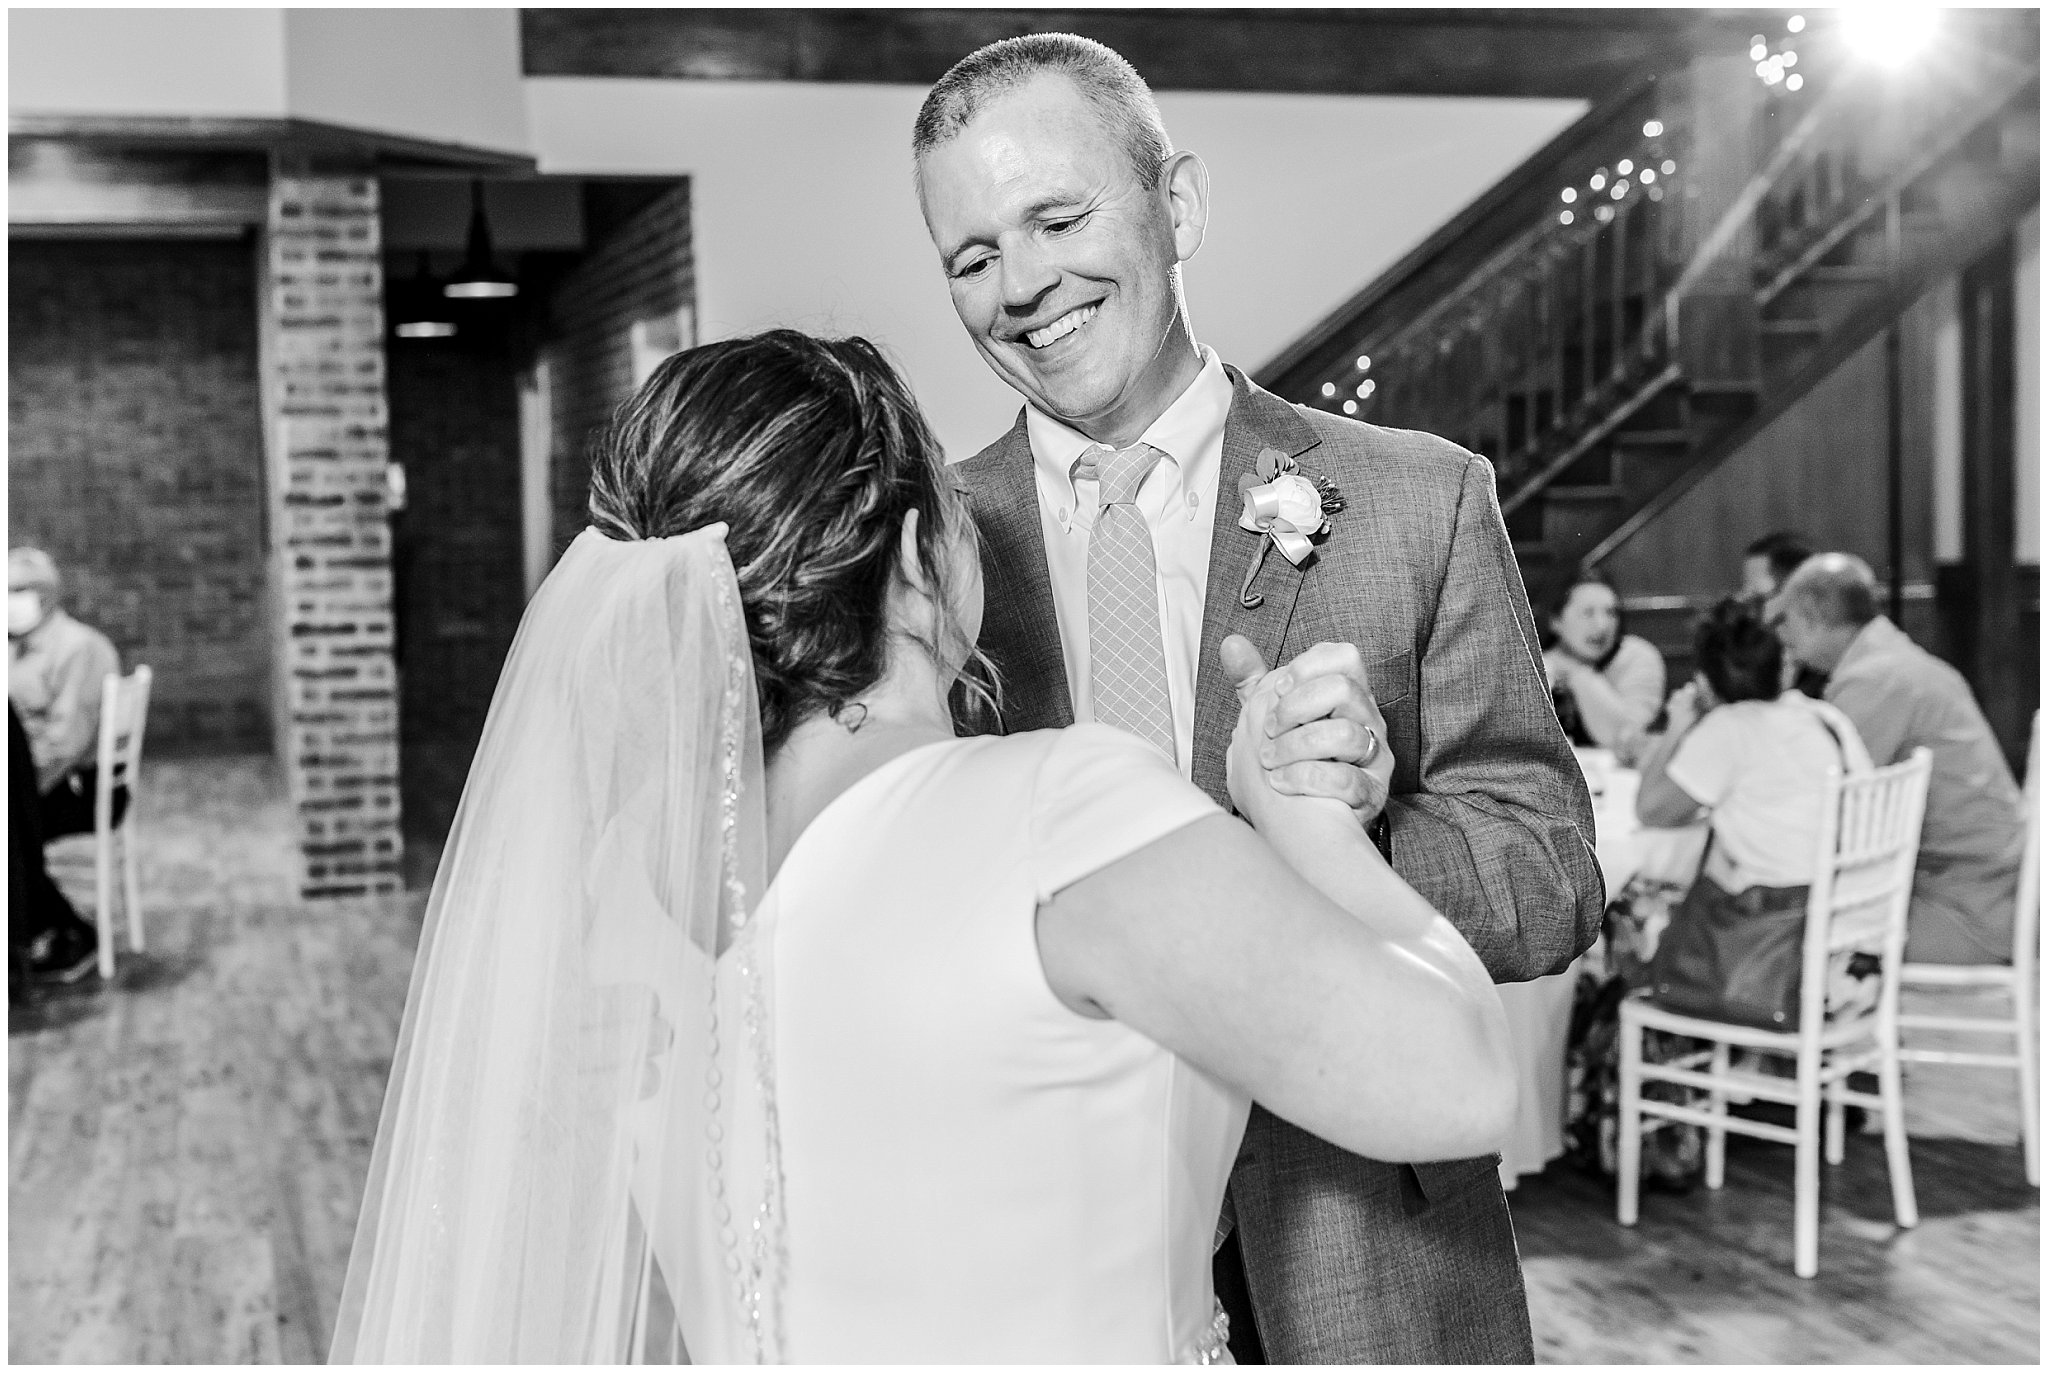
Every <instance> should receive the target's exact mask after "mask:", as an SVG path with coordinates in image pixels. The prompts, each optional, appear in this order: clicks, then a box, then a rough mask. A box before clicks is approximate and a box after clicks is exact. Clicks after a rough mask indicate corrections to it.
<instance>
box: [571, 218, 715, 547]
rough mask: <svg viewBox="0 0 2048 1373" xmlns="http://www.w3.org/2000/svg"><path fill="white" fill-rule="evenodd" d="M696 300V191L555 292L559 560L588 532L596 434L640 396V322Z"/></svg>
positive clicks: (632, 229) (625, 231) (637, 221)
mask: <svg viewBox="0 0 2048 1373" xmlns="http://www.w3.org/2000/svg"><path fill="white" fill-rule="evenodd" d="M696 300H697V278H696V264H695V259H694V257H693V256H692V253H691V247H690V188H689V185H688V183H685V184H683V185H680V186H677V187H675V188H674V189H672V190H669V191H666V192H664V193H663V194H662V195H661V196H659V197H658V198H657V199H655V200H654V201H652V202H651V203H649V204H648V205H646V206H645V207H643V208H642V209H640V210H639V211H638V212H637V213H635V214H633V215H632V216H630V217H629V218H627V219H626V220H625V221H624V222H623V223H621V224H620V225H619V226H618V227H617V228H615V229H613V230H612V231H611V232H610V233H608V234H606V235H605V236H604V237H603V238H602V239H601V240H600V241H598V242H597V243H595V244H593V245H592V247H591V251H590V252H589V254H588V255H587V256H586V257H585V258H584V260H583V261H582V262H580V263H578V264H577V265H576V267H575V268H573V269H572V270H571V271H570V272H569V273H568V274H567V275H566V276H565V277H564V278H563V279H562V282H561V283H560V285H558V286H557V287H556V288H555V291H554V293H553V295H552V297H551V298H550V306H551V314H552V318H553V322H554V330H553V335H552V341H551V343H550V344H549V346H548V348H547V350H546V356H547V358H548V361H549V365H550V368H551V370H552V373H553V385H554V417H555V418H554V424H555V440H554V460H553V469H554V471H553V475H554V481H553V487H554V492H553V494H554V507H555V545H556V549H557V551H559V550H560V549H562V548H565V547H567V546H568V543H569V541H570V540H571V539H573V538H575V537H576V535H577V533H578V532H580V531H581V530H582V528H583V527H584V525H585V524H587V523H588V513H587V512H588V509H589V501H590V458H589V442H590V438H591V435H592V434H593V433H594V432H596V431H597V430H598V429H600V428H601V427H602V426H603V425H604V424H605V423H606V422H607V421H608V420H609V419H610V418H611V414H612V411H613V410H614V409H616V408H617V406H618V404H619V402H621V401H623V400H625V399H626V398H627V397H628V396H630V395H631V394H632V391H633V362H632V344H631V329H632V326H633V323H634V321H636V320H641V319H647V318H650V317H652V316H655V315H663V314H673V313H674V312H675V311H677V310H679V309H681V308H682V307H683V306H685V305H694V304H695V303H696Z"/></svg>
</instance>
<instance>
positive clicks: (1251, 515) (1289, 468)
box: [1237, 448, 1344, 610]
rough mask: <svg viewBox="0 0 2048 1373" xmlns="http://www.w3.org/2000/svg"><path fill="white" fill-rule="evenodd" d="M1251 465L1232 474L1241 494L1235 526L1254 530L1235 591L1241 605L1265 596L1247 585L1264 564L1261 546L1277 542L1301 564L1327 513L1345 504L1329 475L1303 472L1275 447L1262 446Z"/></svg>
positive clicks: (1253, 604) (1251, 605)
mask: <svg viewBox="0 0 2048 1373" xmlns="http://www.w3.org/2000/svg"><path fill="white" fill-rule="evenodd" d="M1254 467H1255V470H1254V471H1252V472H1247V473H1245V474H1244V475H1243V476H1241V477H1239V478H1238V479H1237V491H1238V494H1239V495H1240V496H1242V497H1244V514H1242V515H1240V516H1239V517H1238V521H1237V527H1238V528H1239V529H1245V530H1249V531H1251V532H1252V533H1254V534H1257V535H1258V536H1259V550H1258V552H1257V553H1256V554H1254V555H1253V557H1252V565H1251V566H1250V567H1249V568H1248V569H1246V571H1245V574H1244V585H1243V586H1242V587H1240V588H1239V589H1238V593H1237V600H1238V604H1240V605H1242V606H1243V607H1244V608H1245V609H1246V610H1256V609H1257V608H1258V607H1259V606H1260V605H1261V604H1263V603H1264V602H1265V599H1266V598H1265V597H1264V596H1261V595H1258V594H1257V593H1255V592H1254V591H1253V590H1252V579H1253V578H1254V577H1257V576H1258V575H1259V569H1260V568H1262V567H1264V566H1265V565H1266V550H1267V549H1268V548H1277V549H1279V550H1280V556H1281V557H1283V558H1285V559H1287V561H1288V562H1290V563H1292V564H1294V565H1295V566H1296V567H1300V566H1301V565H1302V564H1303V563H1305V562H1307V561H1308V560H1309V558H1311V557H1312V556H1314V554H1315V551H1316V550H1315V546H1316V544H1317V543H1318V542H1319V541H1320V540H1322V539H1324V538H1327V537H1328V536H1329V533H1330V517H1331V516H1332V515H1335V514H1336V513H1337V512H1338V511H1340V510H1342V509H1343V508H1344V497H1343V496H1342V495H1340V494H1339V493H1338V491H1337V488H1336V486H1335V484H1333V483H1332V482H1331V481H1330V479H1329V478H1328V477H1312V476H1310V475H1308V474H1307V473H1305V472H1303V471H1301V470H1300V468H1299V467H1297V466H1296V464H1295V461H1294V459H1293V458H1290V457H1288V456H1287V455H1286V454H1285V453H1283V452H1281V451H1280V450H1279V449H1277V448H1267V449H1262V450H1261V451H1260V453H1259V457H1258V461H1257V463H1256V464H1254Z"/></svg>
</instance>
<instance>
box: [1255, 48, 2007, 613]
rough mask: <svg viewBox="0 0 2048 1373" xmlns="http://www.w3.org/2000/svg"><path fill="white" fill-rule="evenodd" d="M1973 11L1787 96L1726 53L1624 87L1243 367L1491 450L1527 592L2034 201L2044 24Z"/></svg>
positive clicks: (1733, 444)
mask: <svg viewBox="0 0 2048 1373" xmlns="http://www.w3.org/2000/svg"><path fill="white" fill-rule="evenodd" d="M1950 13H1951V16H1952V17H1953V16H1956V15H1959V14H1961V13H1962V12H1956V11H1951V12H1950ZM1974 14H1975V15H1976V16H1978V18H1977V20H1976V22H1975V24H1974V26H1964V25H1961V24H1959V23H1952V24H1951V26H1950V27H1951V30H1952V32H1951V33H1950V35H1949V38H1950V42H1949V43H1948V45H1947V46H1946V47H1945V48H1944V49H1943V50H1941V51H1940V52H1938V53H1936V54H1933V55H1930V58H1929V60H1928V61H1927V62H1926V63H1924V64H1922V65H1921V66H1920V67H1919V68H1918V69H1917V70H1914V71H1912V72H1909V73H1906V74H1903V75H1899V76H1884V75H1880V74H1878V73H1876V72H1874V71H1870V70H1867V69H1865V68H1862V67H1860V66H1858V65H1857V64H1856V63H1854V62H1853V61H1851V60H1850V59H1849V58H1848V56H1847V54H1846V53H1843V52H1840V51H1838V50H1837V48H1836V46H1835V45H1832V44H1831V43H1830V42H1829V37H1830V36H1829V34H1827V33H1826V32H1822V33H1816V34H1812V35H1808V36H1809V37H1810V38H1811V39H1812V40H1813V41H1812V42H1810V43H1808V44H1806V45H1803V46H1802V47H1801V49H1800V65H1799V67H1798V71H1800V72H1801V73H1802V74H1803V76H1804V79H1803V80H1802V82H1801V87H1802V90H1801V91H1800V92H1799V93H1797V94H1791V93H1787V92H1785V91H1784V90H1783V87H1782V82H1781V83H1779V84H1778V85H1777V86H1776V87H1774V88H1766V87H1765V86H1764V84H1763V83H1762V82H1761V81H1760V80H1759V78H1758V76H1757V74H1756V72H1755V71H1754V70H1753V68H1752V64H1751V63H1749V62H1748V61H1746V60H1743V58H1742V56H1741V55H1740V54H1737V55H1736V57H1735V58H1734V59H1733V60H1731V59H1730V58H1729V57H1727V56H1726V55H1721V54H1708V55H1705V56H1703V57H1701V58H1700V59H1698V60H1696V61H1695V62H1694V63H1693V64H1692V66H1691V67H1690V68H1688V69H1686V70H1684V71H1681V72H1676V73H1672V74H1670V75H1667V76H1664V77H1661V78H1659V79H1656V80H1650V81H1645V82H1643V83H1642V84H1641V85H1639V86H1637V87H1635V88H1634V89H1631V90H1629V91H1626V92H1623V93H1622V94H1620V95H1619V96H1617V97H1616V98H1615V99H1613V100H1611V101H1609V102H1607V103H1606V104H1604V105H1602V106H1601V107H1599V108H1596V109H1595V110H1594V111H1592V112H1591V113H1590V114H1588V115H1587V116H1586V117H1585V118H1584V119H1582V120H1580V121H1579V122H1578V123H1577V124H1575V125H1574V126H1572V128H1570V129H1568V130H1566V131H1565V132H1564V133H1563V134H1561V135H1560V136H1559V137H1558V138H1557V139H1556V140H1554V141H1553V142H1552V143H1551V144H1550V145H1549V146H1548V147H1546V148H1544V149H1543V150H1541V151H1540V152H1538V153H1537V154H1536V155H1535V156H1534V157H1532V158H1530V159H1529V160H1528V161H1527V162H1525V163H1524V164H1523V165H1522V166H1521V167H1519V168H1517V169H1516V170H1515V171H1514V172H1513V173H1511V174H1510V175H1509V176H1508V177H1507V178H1506V179H1504V180H1503V182H1502V183H1500V184H1499V185H1498V186H1496V187H1495V188H1493V190H1491V191H1489V192H1488V194H1487V195H1486V196H1484V197H1482V198H1481V200H1480V201H1479V202H1477V203H1475V205H1474V206H1472V207H1471V208H1470V209H1469V210H1467V211H1466V212H1465V213H1464V214H1462V215H1460V216H1459V217H1458V218H1457V219H1455V220H1453V221H1452V222H1451V223H1450V224H1449V225H1446V226H1445V228H1444V229H1443V230H1441V231H1440V232H1439V233H1438V234H1437V235H1435V236H1434V237H1432V238H1431V239H1430V240H1429V241H1428V242H1426V243H1424V244H1423V245H1422V246H1421V247H1420V248H1418V249H1417V250H1416V251H1415V252H1414V253H1411V254H1410V255H1409V256H1408V257H1407V258H1405V259H1403V260H1402V261H1401V262H1400V263H1397V264H1396V265H1395V266H1394V267H1393V268H1392V269H1391V270H1390V271H1388V272H1387V273H1385V274H1383V275H1382V276H1381V278H1380V279H1379V280H1377V281H1375V282H1374V283H1373V284H1372V285H1370V286H1368V287H1367V288H1366V289H1365V290H1364V291H1362V292H1361V293H1359V295H1358V296H1356V297H1354V298H1353V299H1352V300H1351V301H1349V302H1347V303H1346V305H1345V306H1344V307H1342V308H1340V309H1339V310H1338V311H1336V312H1335V313H1334V314H1332V315H1331V316H1330V317H1329V318H1327V319H1326V320H1324V321H1323V323H1322V324H1320V325H1318V326H1317V328H1316V329H1315V330H1313V331H1311V332H1310V333H1309V334H1308V335H1307V336H1305V337H1304V338H1303V339H1302V340H1301V341H1299V342H1298V343H1297V344H1296V345H1295V346H1294V347H1292V348H1290V349H1289V350H1288V351H1287V352H1286V353H1285V354H1283V355H1282V356H1281V357H1280V358H1278V359H1276V360H1275V361H1274V362H1273V363H1272V364H1271V365H1269V366H1268V367H1267V368H1266V369H1264V371H1263V372H1262V373H1261V375H1260V377H1259V380H1260V381H1261V383H1262V384H1264V385H1266V386H1267V387H1268V388H1270V389H1272V390H1274V391H1276V392H1277V393H1279V394H1281V395H1283V396H1286V397H1287V398H1289V399H1291V400H1295V401H1298V402H1301V403H1303V404H1310V405H1317V406H1321V407H1323V408H1327V409H1330V410H1332V411H1336V412H1338V413H1344V414H1350V415H1354V416H1356V417H1358V418H1360V419H1367V420H1371V421H1373V422H1375V423H1382V424H1389V425H1395V426H1399V427H1403V428H1416V429H1426V430H1429V431H1431V432H1434V433H1438V434H1442V435H1444V436H1445V437H1447V438H1451V439H1453V440H1455V441H1457V442H1459V443H1461V444H1463V445H1464V446H1466V447H1467V448H1470V449H1472V450H1473V451H1475V452H1478V453H1481V454H1483V455H1485V456H1486V457H1488V458H1489V459H1491V460H1492V461H1493V463H1494V465H1495V469H1496V474H1497V477H1498V480H1499V484H1500V494H1501V507H1502V511H1503V513H1504V514H1505V515H1506V517H1507V522H1508V528H1509V532H1510V534H1511V536H1512V537H1513V539H1514V542H1515V549H1516V554H1517V557H1518V558H1519V560H1520V561H1521V563H1522V571H1523V577H1524V580H1525V581H1526V582H1527V583H1528V585H1529V590H1530V595H1531V597H1532V599H1534V600H1536V601H1538V603H1539V604H1540V603H1541V601H1542V599H1543V598H1544V596H1545V595H1546V594H1547V592H1548V590H1549V588H1550V587H1552V586H1553V585H1554V584H1555V582H1556V580H1557V579H1558V578H1560V577H1563V576H1568V575H1572V574H1574V573H1575V572H1576V570H1577V569H1578V568H1580V567H1582V566H1594V565H1597V564H1599V563H1600V562H1601V561H1602V560H1603V559H1605V558H1607V557H1608V556H1610V555H1611V554H1613V553H1614V552H1615V551H1616V550H1617V549H1618V548H1620V547H1621V546H1622V545H1623V544H1624V543H1625V542H1627V540H1628V539H1629V538H1630V537H1631V536H1633V535H1634V534H1635V533H1636V532H1637V531H1639V530H1641V529H1642V528H1644V527H1645V526H1646V525H1647V524H1648V523H1649V522H1651V521H1652V520H1655V519H1656V518H1657V517H1658V516H1659V515H1660V514H1662V513H1663V512H1664V511H1665V510H1667V509H1669V508H1670V506H1671V505H1672V503H1673V502H1674V501H1676V500H1677V499H1678V498H1679V497H1680V496H1681V495H1683V494H1684V493H1685V492H1686V491H1687V490H1688V489H1690V488H1691V487H1692V486H1693V485H1694V484H1695V483H1697V482H1698V481H1699V480H1700V479H1701V478H1702V477H1704V476H1705V475H1706V474H1707V473H1709V472H1711V471H1712V470H1713V469H1714V467H1715V466H1717V465H1718V464H1719V463H1721V462H1722V461H1723V460H1725V459H1726V458H1728V457H1730V456H1732V455H1733V454H1734V453H1735V452H1737V451H1738V450H1740V449H1741V447H1742V446H1743V445H1744V444H1745V443H1746V442H1747V441H1748V440H1749V439H1750V438H1751V437H1753V436H1754V435H1755V434H1756V433H1757V432H1758V431H1759V430H1761V429H1762V428H1763V426H1765V425H1767V424H1769V423H1770V422H1771V420H1773V419H1774V418H1776V417H1777V416H1778V415H1780V414H1782V413H1783V412H1784V411H1785V409H1786V408H1787V407H1789V406H1790V405H1791V404H1793V403H1794V402H1795V401H1797V400H1798V399H1799V398H1800V397H1801V396H1803V395H1804V394H1806V393H1807V392H1808V391H1810V390H1811V389H1812V388H1813V387H1814V386H1815V385H1817V384H1818V383H1819V382H1820V381H1822V380H1823V379H1824V378H1825V377H1826V376H1827V375H1828V374H1829V373H1830V372H1832V371H1833V370H1834V369H1835V368H1836V367H1838V366H1839V365H1841V364H1842V363H1843V362H1844V361H1846V360H1847V359H1848V358H1849V357H1851V356H1852V355H1853V354H1855V353H1856V352H1857V351H1858V350H1859V349H1861V348H1862V347H1864V346H1865V345H1866V344H1868V343H1869V342H1870V341H1871V340H1872V339H1874V338H1876V337H1877V336H1878V335H1879V334H1881V333H1883V332H1884V331H1885V330H1886V329H1887V328H1889V327H1890V326H1891V325H1892V323H1893V322H1894V321H1895V320H1897V319H1898V317H1899V316H1900V314H1901V313H1903V312H1904V311H1905V309H1906V308H1907V307H1908V306H1910V305H1911V304H1912V303H1913V301H1914V300H1916V299H1917V298H1918V297H1919V296H1920V295H1922V294H1923V293H1924V292H1925V291H1926V290H1928V289H1929V288H1930V287H1932V286H1933V285H1935V284H1936V283H1938V282H1940V281H1941V280H1943V279H1944V278H1945V277H1947V276H1950V275H1952V274H1954V273H1955V272H1957V271H1959V270H1961V269H1962V268H1963V267H1965V266H1967V265H1968V264H1969V263H1971V262H1972V261H1974V260H1975V259H1976V258H1978V257H1979V256H1981V255H1982V254H1983V253H1985V252H1986V251H1988V250H1990V249H1991V248H1992V247H1993V246H1994V245H1996V244H1997V243H1998V242H1999V240H2000V239H2001V238H2002V237H2003V236H2004V235H2005V234H2007V233H2009V232H2010V231H2011V229H2012V227H2013V225H2014V224H2015V223H2017V222H2018V220H2019V219H2020V218H2021V217H2022V216H2023V215H2024V214H2025V213H2026V212H2027V210H2028V209H2030V208H2031V207H2033V206H2034V205H2036V204H2037V203H2038V201H2039V195H2040V146H2039V68H2038V59H2037V54H2038V51H2039V44H2038V17H2037V15H2036V14H2034V13H2032V12H2019V11H2006V12H1998V13H1995V12H1986V11H1978V12H1974ZM1984 16H1989V17H1988V18H1987V17H1984ZM1956 29H1962V31H1961V32H1954V31H1953V30H1956ZM1787 523H1796V519H1792V518H1788V520H1787Z"/></svg>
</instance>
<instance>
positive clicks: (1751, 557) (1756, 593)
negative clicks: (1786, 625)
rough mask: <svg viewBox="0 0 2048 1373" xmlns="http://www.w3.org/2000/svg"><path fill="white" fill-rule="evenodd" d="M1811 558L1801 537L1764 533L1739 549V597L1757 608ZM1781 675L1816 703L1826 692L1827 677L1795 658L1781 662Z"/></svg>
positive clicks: (1780, 532)
mask: <svg viewBox="0 0 2048 1373" xmlns="http://www.w3.org/2000/svg"><path fill="white" fill-rule="evenodd" d="M1812 556H1813V545H1812V544H1811V543H1808V542H1807V539H1806V536H1805V535H1804V534H1796V533H1794V532H1792V531H1791V530H1789V529H1780V530H1777V531H1775V532H1774V533H1770V534H1766V535H1764V536H1763V537H1762V538H1760V539H1757V540H1756V541H1754V542H1753V543H1751V544H1750V546H1749V547H1748V548H1745V549H1743V550H1742V593H1741V594H1742V595H1744V596H1746V597H1748V598H1750V599H1752V600H1754V601H1756V602H1757V603H1758V604H1759V605H1761V604H1762V603H1763V602H1765V601H1767V600H1769V599H1770V598H1771V597H1773V596H1775V595H1777V594H1778V588H1779V587H1781V586H1783V585H1784V584H1785V579H1786V578H1787V577H1789V576H1791V575H1792V573H1793V572H1794V571H1795V570H1797V569H1798V567H1799V564H1801V563H1803V562H1805V561H1806V560H1807V559H1808V558H1811V557H1812ZM1785 676H1786V678H1787V680H1788V682H1789V684H1790V685H1792V686H1796V687H1798V688H1799V689H1800V690H1801V691H1803V692H1805V693H1806V694H1807V695H1808V696H1811V697H1813V698H1814V699H1815V700H1819V699H1820V698H1821V696H1822V695H1823V694H1824V693H1825V692H1826V691H1827V686H1828V675H1827V673H1825V672H1820V671H1817V670H1815V669H1814V668H1811V667H1808V666H1806V665H1805V664H1804V663H1801V662H1800V661H1799V660H1798V659H1796V658H1792V657H1789V656H1788V657H1787V658H1786V659H1785Z"/></svg>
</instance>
